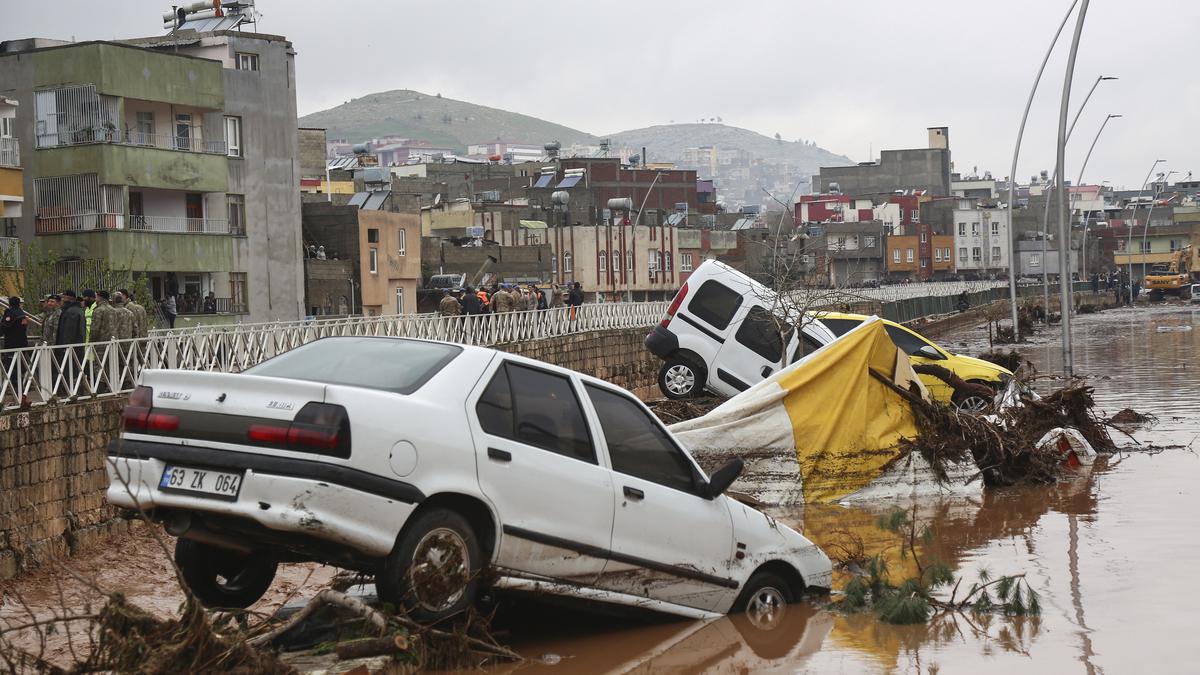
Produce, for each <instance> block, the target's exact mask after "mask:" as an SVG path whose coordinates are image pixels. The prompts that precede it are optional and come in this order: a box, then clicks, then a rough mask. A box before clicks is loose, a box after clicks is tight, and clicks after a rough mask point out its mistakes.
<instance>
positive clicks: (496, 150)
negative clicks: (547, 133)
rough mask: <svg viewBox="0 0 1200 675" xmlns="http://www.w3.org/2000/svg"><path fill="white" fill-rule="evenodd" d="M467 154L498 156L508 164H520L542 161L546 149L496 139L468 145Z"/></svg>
mask: <svg viewBox="0 0 1200 675" xmlns="http://www.w3.org/2000/svg"><path fill="white" fill-rule="evenodd" d="M467 154H468V155H472V156H476V157H482V158H492V157H498V158H499V161H503V162H505V163H506V164H519V163H521V162H540V161H542V160H543V159H545V158H546V149H545V148H544V147H542V146H540V145H529V144H523V143H504V142H502V141H495V142H491V143H475V144H473V145H468V146H467Z"/></svg>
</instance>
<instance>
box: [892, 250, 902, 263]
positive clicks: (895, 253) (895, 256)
mask: <svg viewBox="0 0 1200 675" xmlns="http://www.w3.org/2000/svg"><path fill="white" fill-rule="evenodd" d="M892 262H894V263H899V262H900V249H898V248H894V249H892Z"/></svg>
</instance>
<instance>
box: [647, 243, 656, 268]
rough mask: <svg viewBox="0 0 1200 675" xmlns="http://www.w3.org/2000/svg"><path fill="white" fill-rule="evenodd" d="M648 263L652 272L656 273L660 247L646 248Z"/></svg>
mask: <svg viewBox="0 0 1200 675" xmlns="http://www.w3.org/2000/svg"><path fill="white" fill-rule="evenodd" d="M646 265H647V266H648V269H649V270H650V273H651V274H654V273H655V272H657V271H658V249H656V248H649V249H646Z"/></svg>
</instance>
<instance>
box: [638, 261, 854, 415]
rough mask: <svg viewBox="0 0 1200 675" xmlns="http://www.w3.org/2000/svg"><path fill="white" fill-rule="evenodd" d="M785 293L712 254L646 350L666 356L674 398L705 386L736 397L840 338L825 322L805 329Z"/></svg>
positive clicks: (662, 383)
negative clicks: (786, 313)
mask: <svg viewBox="0 0 1200 675" xmlns="http://www.w3.org/2000/svg"><path fill="white" fill-rule="evenodd" d="M779 305H780V303H779V301H778V295H777V294H776V293H775V291H773V290H771V289H769V288H767V287H766V286H764V285H762V284H760V283H758V282H757V281H755V280H753V279H751V278H750V277H748V276H746V275H745V274H743V273H741V272H739V271H738V270H736V269H734V268H732V267H730V266H728V265H726V264H724V263H721V262H718V261H716V260H706V261H704V262H703V263H702V264H701V265H700V266H699V267H697V268H696V270H695V271H694V272H692V275H691V276H689V277H688V279H687V282H686V283H684V284H683V286H682V287H681V288H680V289H679V292H678V293H676V294H675V298H674V299H673V300H672V301H671V304H670V306H669V307H668V309H667V315H666V317H665V318H663V320H662V323H661V324H659V325H658V326H655V327H654V330H653V332H651V333H650V334H649V335H647V336H646V340H645V344H646V348H647V349H649V350H650V351H651V352H653V353H654V354H655V355H656V356H658V357H659V358H661V359H662V360H663V366H662V368H661V369H660V370H659V373H658V386H659V388H660V389H661V390H662V393H663V395H665V396H666V397H668V398H673V399H680V398H688V397H691V396H695V395H697V394H699V393H700V392H701V391H702V390H704V389H708V390H709V391H711V392H713V393H716V394H718V395H721V396H733V395H735V394H737V393H738V392H741V391H744V390H746V389H748V388H750V386H751V385H753V384H754V383H755V382H759V381H761V380H763V379H765V378H766V377H768V376H770V375H771V373H773V372H775V371H778V370H780V369H782V368H785V367H787V366H788V365H790V364H792V363H794V362H796V361H798V360H800V359H801V358H803V357H804V356H805V355H807V354H809V353H811V352H813V351H815V350H817V349H820V348H821V347H822V346H824V345H826V344H829V343H830V342H832V341H833V340H834V338H835V336H834V335H833V333H831V332H829V330H828V329H827V328H825V326H823V325H821V322H820V321H818V320H814V319H805V320H803V321H801V322H800V323H801V329H800V331H798V333H799V334H797V331H795V330H792V329H790V328H789V327H788V324H789V323H794V321H793V322H789V321H788V320H787V318H786V317H783V318H780V317H778V313H779Z"/></svg>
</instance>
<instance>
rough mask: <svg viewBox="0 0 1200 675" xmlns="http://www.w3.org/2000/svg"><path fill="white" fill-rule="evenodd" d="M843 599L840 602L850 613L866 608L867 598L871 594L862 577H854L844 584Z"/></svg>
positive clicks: (869, 587)
mask: <svg viewBox="0 0 1200 675" xmlns="http://www.w3.org/2000/svg"><path fill="white" fill-rule="evenodd" d="M844 593H845V599H844V600H842V606H843V607H845V608H846V609H848V610H851V611H855V612H856V611H858V610H860V609H864V608H866V606H867V596H868V595H869V594H870V593H871V586H870V584H868V583H867V582H866V581H865V580H863V578H862V577H854V578H853V579H851V580H850V583H848V584H846V590H845V591H844Z"/></svg>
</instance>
